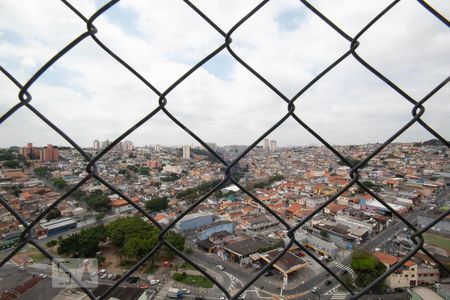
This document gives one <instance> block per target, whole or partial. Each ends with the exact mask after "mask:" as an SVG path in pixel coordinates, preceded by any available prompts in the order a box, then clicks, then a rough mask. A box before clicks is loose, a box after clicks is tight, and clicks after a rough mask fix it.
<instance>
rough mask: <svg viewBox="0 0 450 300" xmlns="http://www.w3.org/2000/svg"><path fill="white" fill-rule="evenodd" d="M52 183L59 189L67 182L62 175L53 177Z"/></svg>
mask: <svg viewBox="0 0 450 300" xmlns="http://www.w3.org/2000/svg"><path fill="white" fill-rule="evenodd" d="M52 183H53V185H54V186H56V187H57V188H58V189H60V190H62V189H64V188H65V187H66V186H67V182H66V181H65V180H64V178H62V177H58V178H55V179H53V180H52Z"/></svg>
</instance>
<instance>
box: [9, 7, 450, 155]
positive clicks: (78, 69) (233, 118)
mask: <svg viewBox="0 0 450 300" xmlns="http://www.w3.org/2000/svg"><path fill="white" fill-rule="evenodd" d="M104 3H106V2H105V1H91V0H80V1H76V2H74V3H73V5H75V6H76V7H77V8H79V9H80V11H81V12H82V13H83V14H84V15H85V16H87V17H89V16H90V15H92V14H93V13H94V12H95V11H96V10H97V9H98V8H100V7H101V6H102V5H104ZM193 3H194V4H195V5H197V6H198V7H199V8H200V9H201V10H202V11H204V12H205V13H206V14H207V15H208V16H209V17H210V18H211V19H212V20H213V21H215V22H216V23H217V25H218V26H219V27H220V28H221V29H222V30H224V31H225V32H226V31H228V30H229V29H230V28H231V27H232V26H233V25H234V24H235V23H236V22H237V21H238V20H240V19H241V18H242V17H243V16H245V15H246V14H247V13H248V12H249V11H250V10H251V9H253V8H254V7H255V6H256V5H257V4H259V1H254V0H251V1H239V0H220V1H207V0H197V1H193ZM389 4H390V1H384V0H370V1H369V0H368V1H358V0H343V1H339V2H337V1H325V0H320V1H314V3H313V5H314V6H316V7H317V8H318V9H319V10H320V11H322V12H323V13H324V14H325V15H327V16H328V17H329V18H330V19H331V20H332V21H333V22H335V23H336V24H337V25H338V26H340V27H341V28H342V29H343V30H344V31H345V32H347V33H348V34H349V35H351V36H355V35H356V34H357V33H358V32H359V31H360V30H361V29H362V28H363V27H364V26H365V25H366V24H367V23H368V22H369V21H370V20H371V19H372V18H374V17H375V16H376V15H377V14H378V13H379V12H380V11H381V10H383V9H384V8H385V7H386V6H387V5H389ZM433 5H436V8H437V9H438V10H440V11H443V12H445V13H444V15H448V12H449V8H450V7H449V6H448V5H445V4H444V3H441V2H437V3H433ZM418 20H420V22H418ZM94 24H95V26H96V27H97V28H98V34H97V37H98V38H99V39H100V40H101V41H102V42H103V43H105V44H106V45H107V46H109V47H111V49H112V50H113V51H114V52H115V53H117V54H118V55H119V56H120V57H121V58H122V59H124V60H125V61H127V62H128V63H130V64H131V65H132V66H133V67H135V68H136V69H137V70H138V71H139V72H140V73H142V75H143V76H144V77H145V78H146V79H147V80H148V81H149V82H151V83H152V84H153V85H154V86H155V87H156V88H157V89H158V90H159V91H161V92H163V91H164V90H165V89H167V88H168V87H169V86H170V85H171V84H172V83H173V82H174V81H175V80H177V79H178V78H179V77H180V76H182V75H183V74H184V73H185V72H187V71H188V70H189V69H190V68H191V67H192V66H193V65H195V64H196V63H197V62H198V61H200V60H201V59H203V58H204V57H205V56H206V55H208V54H209V53H211V52H212V51H213V50H215V49H216V48H217V47H219V46H220V45H221V44H222V43H223V37H221V36H220V34H218V33H217V32H216V31H215V30H214V29H213V28H211V26H209V25H208V24H207V23H206V22H205V21H204V20H202V19H201V18H200V17H199V16H198V15H197V14H196V13H195V12H194V11H193V10H192V9H191V8H189V7H188V6H187V5H186V4H184V3H183V2H176V1H164V2H163V1H156V0H154V1H146V0H136V1H121V2H119V3H118V4H117V5H115V6H113V7H112V8H111V9H110V10H108V11H107V12H106V13H105V14H104V15H102V16H100V17H99V18H98V19H97V20H96V21H95V22H94ZM393 28H394V29H395V30H393ZM85 30H86V25H85V24H84V23H83V22H82V21H81V20H80V19H79V18H78V17H77V16H76V15H75V14H74V13H73V12H71V11H70V10H69V9H68V8H67V7H65V5H64V4H63V3H61V2H53V1H44V2H43V1H37V0H34V1H29V0H22V1H18V0H7V1H3V2H2V4H1V9H0V40H1V43H0V65H1V66H2V67H4V68H5V69H6V70H7V71H9V72H10V73H11V74H12V75H13V76H15V77H16V78H17V79H18V80H19V81H20V83H21V84H25V83H26V81H27V80H28V79H29V78H30V77H31V76H32V75H33V74H34V73H35V72H36V71H37V70H38V69H39V68H40V67H41V66H42V65H43V64H45V63H46V62H47V61H48V60H49V59H50V58H51V57H52V56H53V55H54V54H55V53H57V52H58V51H60V50H61V49H62V48H63V47H64V46H65V45H67V44H68V43H69V42H71V41H72V40H74V39H75V38H76V37H77V36H79V35H80V34H81V33H82V32H84V31H85ZM232 38H233V42H232V43H231V45H230V46H231V48H232V49H233V51H234V52H236V54H237V55H239V56H240V57H241V58H242V59H244V60H245V61H246V62H247V63H248V64H249V65H251V66H252V67H254V69H256V70H257V71H258V72H259V73H260V74H261V75H262V76H264V77H265V78H266V79H267V80H269V81H270V82H271V83H272V84H273V85H274V86H275V87H276V88H277V89H279V91H280V92H281V93H283V94H285V95H286V96H287V97H293V96H294V95H295V94H296V93H297V92H298V91H299V90H301V89H302V88H303V87H304V86H305V85H306V84H307V83H308V82H309V81H311V80H312V79H313V78H314V77H315V76H316V75H318V74H319V73H320V72H321V71H322V70H323V69H324V68H326V67H327V66H328V65H330V64H331V63H332V62H333V61H335V60H336V59H338V58H339V57H340V56H341V55H342V54H344V53H345V52H346V51H347V50H348V49H349V42H348V41H346V40H345V39H343V38H342V37H341V36H339V35H338V34H337V33H336V32H335V31H334V30H333V29H331V28H330V27H329V26H328V25H326V24H325V23H324V22H323V21H322V20H320V19H319V18H318V17H317V16H316V15H314V13H312V12H311V11H310V10H308V9H307V8H306V7H305V6H304V5H303V4H301V3H300V2H299V1H298V0H295V1H294V0H279V1H270V2H268V3H267V4H266V5H265V6H264V7H263V8H261V10H259V11H258V12H257V13H256V14H255V15H254V16H253V17H252V18H251V19H249V20H248V21H247V22H245V23H244V24H243V25H242V26H241V27H239V28H238V29H237V30H236V31H235V32H234V33H233V34H232ZM360 43H361V45H360V46H359V47H358V49H357V53H358V54H359V55H360V56H361V57H362V58H363V59H365V60H366V61H367V62H368V63H370V64H371V65H372V66H373V67H375V68H376V69H377V70H378V71H380V72H381V73H382V74H384V75H385V76H386V77H387V78H389V79H390V80H392V81H393V82H394V83H395V84H397V85H398V86H399V87H400V88H402V89H403V90H404V91H405V92H406V93H408V94H409V95H410V96H411V97H413V98H414V99H415V100H420V99H421V98H422V97H424V96H425V95H426V94H427V93H428V92H430V91H431V90H432V89H433V88H434V87H436V86H437V85H438V84H439V83H440V82H441V81H443V80H444V79H445V78H446V77H447V76H448V70H450V33H449V32H448V28H446V27H445V25H444V24H442V23H441V22H440V21H438V20H437V19H436V18H435V17H434V16H433V15H431V14H430V13H429V12H427V11H426V10H425V9H424V8H423V7H422V6H421V5H420V4H419V3H418V2H416V1H400V2H399V3H398V4H397V5H396V6H395V7H394V8H393V9H392V10H391V11H389V12H388V13H387V14H386V15H385V16H384V17H383V18H382V19H381V20H380V21H379V22H377V23H376V24H375V25H374V26H373V27H371V28H370V29H369V30H368V31H367V32H366V33H365V34H363V35H362V36H361V38H360ZM29 91H30V94H31V95H32V96H33V100H32V101H31V104H32V105H33V106H35V107H36V108H37V109H38V110H39V111H41V112H42V113H43V114H44V115H45V116H46V117H48V118H49V119H50V120H51V121H53V122H54V123H55V124H56V125H57V126H58V127H60V128H61V129H62V130H63V131H64V132H66V133H67V134H68V135H69V136H70V137H71V138H72V139H73V140H75V141H76V142H78V143H79V145H80V146H82V147H91V146H92V142H93V141H94V140H95V139H98V140H100V141H101V140H106V139H109V140H111V141H112V140H114V139H115V138H117V137H118V136H119V135H120V134H122V133H123V132H124V131H126V130H127V129H128V128H129V127H131V126H132V125H133V124H135V123H136V122H138V121H139V120H140V119H141V118H143V117H144V116H145V115H146V114H148V113H150V112H151V111H152V110H153V109H155V108H156V107H157V104H158V97H157V96H156V95H155V94H154V93H153V92H152V91H150V90H149V89H148V88H147V87H146V86H145V85H143V84H142V83H141V82H140V81H139V80H138V79H136V78H135V77H134V76H133V75H131V74H130V73H129V72H128V71H127V70H126V69H124V68H123V67H122V66H121V65H120V64H118V63H117V62H116V61H115V60H113V59H112V58H111V57H110V56H109V55H108V54H106V53H105V52H104V51H103V50H102V49H101V48H100V47H98V46H97V44H95V42H93V41H92V39H91V38H90V37H88V38H87V39H85V40H84V41H83V42H82V43H81V44H79V45H77V46H76V47H75V48H73V49H72V50H71V51H70V52H69V53H68V54H66V55H65V56H64V57H63V58H61V59H60V60H59V61H57V62H56V63H55V64H54V65H53V66H52V67H51V68H50V69H49V70H48V71H47V72H45V73H44V74H43V76H41V77H40V78H39V79H38V80H37V81H36V82H35V83H34V84H33V85H32V86H31V88H30V90H29ZM449 91H450V89H449V85H447V86H446V87H444V88H442V89H441V90H440V91H438V92H437V93H436V94H435V95H434V96H433V97H432V98H431V99H430V100H429V101H427V102H426V103H425V108H426V111H425V114H424V115H423V117H422V119H423V120H424V121H425V122H427V123H428V124H429V125H430V126H431V127H432V128H433V129H435V130H436V131H437V132H438V133H440V134H441V135H442V136H443V137H444V138H446V139H447V140H449V139H450V118H449V116H450V101H448V99H449V98H450V92H449ZM17 94H18V89H17V87H16V86H14V85H13V84H12V83H11V82H10V81H9V80H8V79H7V78H6V77H5V76H3V75H0V115H3V114H4V113H5V112H6V111H7V110H8V109H9V108H10V107H12V106H13V105H15V104H16V103H18V98H17ZM167 101H168V102H167V105H166V108H167V110H168V111H170V112H171V113H172V114H173V115H174V116H175V117H176V118H178V119H179V120H180V121H181V122H183V123H184V124H185V125H186V126H187V127H188V128H189V129H191V130H192V131H193V132H195V133H196V134H197V135H198V136H199V137H200V138H202V139H203V140H204V141H206V142H214V143H216V144H217V145H220V146H223V145H249V144H251V143H253V142H254V141H255V140H256V139H257V138H258V137H259V136H260V135H261V134H263V133H264V132H265V131H266V130H267V129H269V128H270V127H271V126H272V125H273V124H274V123H276V122H277V121H278V120H279V119H281V118H282V117H283V116H284V114H285V113H286V112H287V104H286V103H285V102H284V101H283V100H281V99H280V98H279V97H278V96H277V95H276V94H275V93H274V92H272V91H271V90H270V89H269V88H268V87H266V86H265V85H264V84H263V83H262V82H260V81H259V80H258V79H257V78H256V77H254V76H253V75H252V74H251V73H250V72H249V71H248V70H246V69H245V68H244V67H243V66H241V65H240V64H239V63H238V62H237V61H236V60H235V59H234V58H233V57H232V56H231V55H230V54H229V53H228V51H227V50H226V49H225V50H223V51H222V52H220V53H219V54H218V55H217V56H216V57H214V58H213V59H212V60H210V61H209V62H207V63H206V64H205V65H203V66H202V67H201V68H199V69H198V70H197V71H195V72H194V73H193V74H192V75H191V76H190V77H188V78H187V79H186V80H185V81H183V82H182V83H181V84H180V85H179V86H178V87H177V88H175V89H174V90H173V91H172V92H170V93H169V94H168V95H167ZM295 106H296V113H297V115H298V116H299V117H300V118H301V119H302V120H303V121H304V122H305V123H306V124H308V125H309V126H310V127H311V128H313V129H314V130H315V131H316V132H317V133H319V134H320V135H321V136H323V137H324V138H325V139H326V140H327V141H328V142H329V143H331V144H333V145H352V144H355V145H356V144H366V143H377V142H380V143H382V142H384V141H385V140H386V139H388V138H389V137H390V136H391V135H393V134H394V133H395V132H396V131H397V130H398V129H400V128H401V127H402V126H403V125H404V124H406V123H407V122H408V121H409V120H410V119H412V115H411V110H412V109H413V105H411V103H409V102H408V101H406V100H405V99H404V98H402V97H401V96H400V95H399V94H398V93H396V92H395V91H394V90H392V89H391V88H390V87H388V86H387V85H386V84H385V83H383V82H382V81H381V80H380V79H378V78H377V77H376V76H375V75H373V74H372V73H371V72H369V71H368V70H367V69H365V68H364V67H363V66H362V65H361V64H359V63H358V62H357V61H356V59H355V58H353V57H352V56H349V57H348V58H346V59H345V60H344V61H343V62H342V63H341V64H339V65H338V66H337V67H336V68H335V69H333V70H332V71H331V72H329V73H328V74H327V75H325V76H324V77H323V78H322V79H321V80H319V81H318V82H317V83H316V84H315V85H313V86H312V87H311V89H309V90H308V91H307V92H306V93H305V94H303V95H302V96H301V97H300V98H299V99H298V100H297V101H296V102H295ZM267 138H269V139H271V140H276V141H277V143H278V146H279V147H283V146H293V145H309V144H314V145H320V142H319V141H318V140H316V139H315V138H314V137H313V136H312V135H311V134H309V133H308V132H307V131H306V130H304V129H303V128H302V127H301V126H300V125H299V124H298V123H296V121H294V120H293V119H288V120H287V121H286V122H285V123H284V124H283V125H281V127H280V128H279V129H277V130H275V132H273V133H272V134H270V135H269V136H268V137H267ZM432 138H434V137H433V136H432V135H431V134H429V133H428V132H427V131H426V130H425V129H423V128H422V127H421V126H420V125H418V124H415V125H413V126H412V127H411V128H410V129H409V130H408V131H406V132H405V133H404V134H403V135H401V136H400V137H399V138H398V139H397V140H395V141H396V142H416V141H426V140H429V139H432ZM125 140H131V141H133V142H134V143H135V145H137V146H143V145H150V144H161V145H180V146H181V145H185V144H192V143H197V142H196V141H195V140H194V139H193V138H191V137H190V136H188V134H187V133H185V132H184V131H183V130H182V129H181V128H179V127H178V126H177V125H176V124H174V123H173V122H172V121H171V120H170V119H169V118H168V117H167V116H165V115H164V113H162V112H160V113H158V114H157V115H156V116H155V117H154V118H152V119H150V120H149V121H148V122H147V123H146V124H144V125H143V126H142V127H141V128H139V129H138V130H137V131H135V132H134V133H132V134H131V135H130V136H128V137H127V138H126V139H125ZM27 142H33V144H35V145H37V146H44V145H46V144H54V145H61V146H68V145H69V144H68V143H67V142H65V141H64V140H63V139H62V138H61V137H60V136H59V135H58V134H57V133H56V132H54V131H53V130H52V129H51V128H50V127H48V126H47V125H46V124H44V123H43V122H42V121H40V120H39V119H38V118H37V117H36V116H35V115H34V114H33V113H32V112H30V111H29V110H28V109H27V108H26V107H23V108H21V109H20V110H19V111H17V112H16V113H15V114H14V115H12V116H11V117H10V118H9V119H7V120H6V121H5V122H4V123H2V124H0V147H9V146H13V145H14V146H20V147H22V146H24V145H26V143H27Z"/></svg>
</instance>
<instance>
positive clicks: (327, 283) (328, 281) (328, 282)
mask: <svg viewBox="0 0 450 300" xmlns="http://www.w3.org/2000/svg"><path fill="white" fill-rule="evenodd" d="M332 283H333V282H332V281H331V280H327V281H325V285H330V284H332Z"/></svg>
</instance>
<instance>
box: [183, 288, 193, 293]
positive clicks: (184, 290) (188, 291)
mask: <svg viewBox="0 0 450 300" xmlns="http://www.w3.org/2000/svg"><path fill="white" fill-rule="evenodd" d="M181 290H182V291H183V294H190V293H191V290H188V289H185V288H183V289H181Z"/></svg>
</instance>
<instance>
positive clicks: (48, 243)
mask: <svg viewBox="0 0 450 300" xmlns="http://www.w3.org/2000/svg"><path fill="white" fill-rule="evenodd" d="M56 245H58V241H57V240H51V241H48V242H47V247H48V248H51V247H55V246H56Z"/></svg>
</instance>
